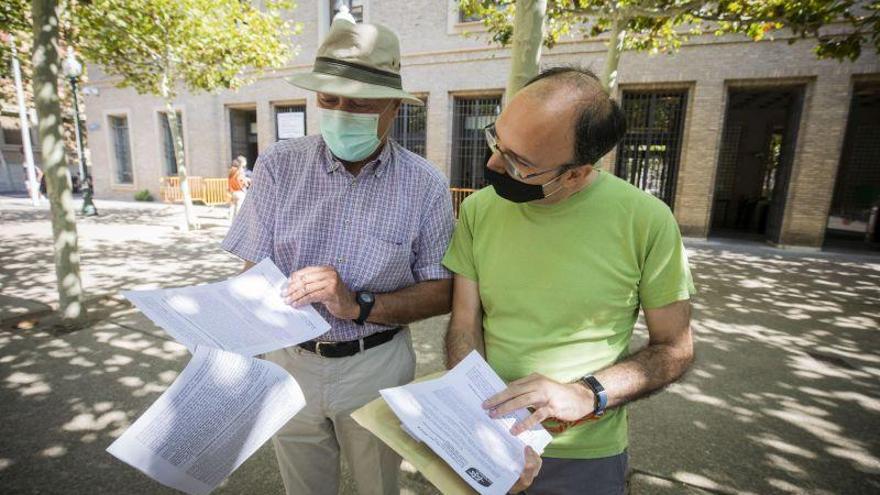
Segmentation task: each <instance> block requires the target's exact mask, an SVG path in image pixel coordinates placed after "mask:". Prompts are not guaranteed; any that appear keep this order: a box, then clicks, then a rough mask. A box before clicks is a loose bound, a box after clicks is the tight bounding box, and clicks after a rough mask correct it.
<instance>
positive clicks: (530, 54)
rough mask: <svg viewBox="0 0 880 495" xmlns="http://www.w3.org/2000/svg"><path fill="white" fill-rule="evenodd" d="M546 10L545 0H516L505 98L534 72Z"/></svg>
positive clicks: (539, 63)
mask: <svg viewBox="0 0 880 495" xmlns="http://www.w3.org/2000/svg"><path fill="white" fill-rule="evenodd" d="M546 12H547V0H516V13H515V14H514V18H513V44H512V46H511V62H510V75H509V76H508V78H507V91H506V92H505V94H504V98H505V100H506V101H510V99H511V98H513V96H514V95H515V94H516V93H517V92H518V91H519V90H520V89H522V87H523V86H524V85H525V83H526V82H527V81H528V80H529V79H531V78H533V77H535V76H536V75H538V71H539V68H540V65H541V45H542V43H543V41H544V15H545V14H546Z"/></svg>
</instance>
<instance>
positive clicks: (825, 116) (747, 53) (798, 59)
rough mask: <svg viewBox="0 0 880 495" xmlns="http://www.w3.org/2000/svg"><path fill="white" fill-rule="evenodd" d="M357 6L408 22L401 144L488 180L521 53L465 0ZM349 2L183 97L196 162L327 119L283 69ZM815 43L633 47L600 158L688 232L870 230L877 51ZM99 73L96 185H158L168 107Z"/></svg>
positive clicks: (325, 0)
mask: <svg viewBox="0 0 880 495" xmlns="http://www.w3.org/2000/svg"><path fill="white" fill-rule="evenodd" d="M350 3H352V4H353V10H354V12H355V13H356V14H357V15H359V16H362V17H363V19H364V20H365V21H366V22H377V23H382V24H385V25H387V26H389V27H390V28H392V29H393V30H394V31H395V32H397V33H398V35H399V37H400V40H401V49H402V52H403V57H402V65H403V69H402V71H403V72H402V74H403V81H404V86H405V88H406V89H407V90H408V91H410V92H412V93H415V94H417V95H419V96H420V97H423V98H424V99H425V101H426V103H427V106H426V107H425V110H419V109H418V108H415V107H404V109H403V110H402V115H401V116H399V118H398V122H397V125H396V127H395V131H394V133H395V136H396V137H397V139H398V140H399V141H402V142H403V144H404V145H406V146H408V147H409V148H410V149H413V150H415V151H417V152H419V153H421V154H424V155H425V156H426V157H427V158H428V159H429V160H430V161H431V162H433V163H434V164H435V165H436V166H437V167H438V169H440V170H441V171H443V172H444V173H446V175H447V176H448V177H449V178H450V186H452V187H465V188H469V187H479V186H480V185H481V177H482V170H481V166H482V163H481V158H482V154H483V151H484V145H483V143H482V141H481V139H482V137H481V136H482V134H481V133H480V132H479V129H480V128H481V127H482V126H484V125H485V124H487V123H489V122H491V120H492V119H493V118H494V114H495V113H496V112H497V111H498V109H499V108H500V104H501V98H502V96H503V88H504V86H505V82H506V78H507V71H508V68H509V62H510V60H509V59H510V52H509V50H507V49H502V48H498V47H496V46H491V45H489V44H488V43H487V41H486V39H485V36H482V35H481V27H480V24H479V23H474V22H462V20H461V18H460V15H459V13H458V12H457V10H456V8H455V2H454V1H453V0H442V1H440V0H414V1H411V2H390V1H387V2H386V1H383V2H379V1H377V0H363V1H357V0H354V1H353V2H350ZM335 4H336V2H334V1H331V0H304V1H302V2H300V5H299V6H298V7H297V9H296V10H295V11H294V12H293V13H291V14H290V15H291V18H292V19H294V20H296V21H298V22H302V23H303V28H304V29H303V32H302V34H301V35H300V36H298V37H296V39H294V40H292V42H293V43H294V44H296V45H297V46H298V47H299V52H298V54H297V56H296V57H295V59H294V60H293V61H292V62H291V65H289V66H287V67H284V68H282V69H279V70H277V71H274V72H272V73H269V74H266V75H264V76H262V77H260V78H259V79H258V81H256V82H255V83H254V84H252V85H250V86H248V87H246V88H243V89H241V90H239V91H237V92H222V93H220V94H189V93H186V92H183V93H182V94H181V96H180V97H179V98H178V100H177V102H176V106H177V108H178V110H179V112H180V115H181V117H182V119H181V122H182V130H183V136H184V145H185V149H186V163H187V167H188V171H189V174H190V175H192V176H202V177H224V176H225V172H226V168H227V166H228V164H229V162H230V161H231V159H232V158H233V157H234V156H236V155H238V154H243V155H245V156H248V157H249V158H250V161H251V163H252V162H253V159H254V158H255V157H256V155H257V153H258V152H259V150H261V149H264V148H265V147H266V146H268V145H269V144H271V143H272V142H274V141H275V140H277V139H280V138H284V137H287V136H295V135H299V134H301V133H302V132H305V133H308V134H315V133H318V132H319V129H318V110H317V107H316V103H315V98H314V95H312V94H310V93H308V92H306V91H303V90H300V89H298V88H295V87H293V86H291V85H289V84H287V83H286V82H285V81H284V80H283V77H284V76H286V75H289V74H291V73H294V72H298V71H307V70H310V68H311V62H312V60H313V58H314V53H315V50H316V48H317V46H318V44H319V40H320V39H322V37H323V35H324V33H326V31H327V29H328V26H329V22H330V18H331V16H332V6H333V5H335ZM466 33H469V35H466ZM605 41H606V40H604V39H592V40H589V41H581V40H568V41H563V42H561V43H559V44H558V45H557V46H556V47H554V48H553V49H552V50H546V49H545V50H544V52H543V57H542V63H543V64H544V65H546V66H552V65H563V64H577V65H581V66H586V67H593V68H594V69H595V70H599V69H601V66H602V65H601V64H602V60H603V58H604V54H605V50H606V48H605ZM812 48H813V44H812V43H811V42H809V41H798V42H796V43H794V44H791V45H790V44H789V43H788V40H787V38H786V37H785V36H777V37H776V39H775V40H772V41H770V40H768V41H761V42H752V41H751V40H748V39H746V38H742V37H735V36H728V37H721V38H717V37H714V36H708V35H707V36H703V37H698V38H694V39H692V40H691V42H689V43H688V44H686V45H685V46H683V47H682V48H681V50H680V51H679V52H678V53H677V54H675V55H649V54H643V53H634V52H626V53H624V54H623V56H622V58H621V65H620V77H619V81H620V84H619V87H618V88H617V90H616V95H615V96H616V97H617V98H618V99H619V100H620V101H621V102H622V103H623V106H624V110H625V111H626V113H627V115H628V119H629V123H630V133H629V134H628V136H627V138H626V140H625V142H624V143H623V144H621V146H619V147H618V148H617V150H615V152H613V153H612V154H610V155H609V156H607V157H606V158H605V159H604V160H603V163H602V166H603V167H605V168H606V169H607V170H609V171H613V172H615V173H617V174H618V175H621V176H625V177H627V178H629V179H630V180H631V181H633V182H635V183H637V184H639V185H640V186H641V187H643V188H645V189H647V190H649V191H651V192H652V193H654V194H656V195H658V196H660V197H662V198H663V199H664V200H665V201H667V203H668V204H669V205H670V207H672V208H673V211H674V213H675V215H676V218H677V219H678V221H679V223H680V225H681V228H682V231H683V232H684V234H685V235H688V236H695V237H707V236H716V235H717V236H728V235H733V236H739V237H748V238H755V239H765V240H768V241H770V242H773V243H776V244H780V245H786V246H803V247H810V248H818V247H821V246H822V245H823V242H825V240H826V237H829V238H830V237H834V236H837V235H839V236H840V237H842V238H845V237H847V236H848V237H850V238H853V239H858V238H860V236H861V237H864V230H866V229H867V228H868V226H867V223H868V221H869V216H870V208H871V206H872V205H874V204H876V201H877V197H878V196H880V162H878V160H880V158H878V156H880V144H878V142H880V106H878V101H880V60H878V57H877V55H876V54H875V53H873V51H870V50H865V53H864V54H863V56H862V57H861V58H860V59H859V60H857V61H856V62H852V63H850V62H845V63H840V62H837V61H832V60H818V59H817V58H816V57H815V55H814V54H813V52H812ZM89 69H90V79H91V86H92V87H93V88H96V89H97V95H91V96H89V97H87V98H86V105H87V108H88V121H87V129H88V134H89V141H90V148H91V156H92V166H93V167H94V172H93V174H94V178H95V187H96V189H97V197H98V198H102V197H106V198H119V199H131V198H132V196H133V194H134V192H135V191H137V190H141V189H149V190H151V191H152V192H153V195H154V196H155V195H157V194H158V190H159V184H160V177H163V176H167V175H170V174H172V173H173V172H174V170H173V163H171V162H169V158H168V155H169V152H170V149H169V147H168V143H167V135H168V134H169V132H168V129H167V123H166V121H165V119H164V114H163V105H162V102H161V101H160V100H159V99H157V98H153V97H150V96H140V95H137V94H136V93H134V92H133V91H132V90H130V89H118V88H116V87H115V86H114V83H115V81H114V80H113V79H112V78H108V77H105V76H103V75H102V74H101V72H100V68H98V67H90V68H89ZM92 92H93V93H94V92H95V91H92ZM829 227H831V230H829ZM826 234H833V235H828V236H827V235H826Z"/></svg>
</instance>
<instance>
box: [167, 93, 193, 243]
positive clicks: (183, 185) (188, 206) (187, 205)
mask: <svg viewBox="0 0 880 495" xmlns="http://www.w3.org/2000/svg"><path fill="white" fill-rule="evenodd" d="M165 113H166V115H167V116H168V127H169V128H170V129H171V141H173V146H172V147H173V148H174V161H175V162H176V163H177V176H178V177H180V192H181V193H183V211H184V216H185V217H186V222H185V225H186V230H193V229H198V228H199V221H198V218H196V213H195V210H194V209H193V202H192V194H190V190H189V180H188V179H187V177H186V160H185V156H184V151H183V136H181V135H180V130H179V129H178V127H177V111H176V110H174V105H173V104H172V102H171V99H170V98H168V97H167V93H166V98H165Z"/></svg>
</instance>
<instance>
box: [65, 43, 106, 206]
mask: <svg viewBox="0 0 880 495" xmlns="http://www.w3.org/2000/svg"><path fill="white" fill-rule="evenodd" d="M62 69H63V70H64V75H65V76H67V79H68V80H69V81H70V87H71V89H72V96H73V120H74V122H73V129H74V132H75V134H76V153H77V156H78V157H79V177H80V183H81V184H82V185H83V205H82V214H83V215H85V216H87V217H91V216H95V215H97V214H98V209H97V208H95V204H94V203H93V202H92V195H93V194H94V191H93V190H92V181H91V179H90V178H89V168H88V165H87V164H86V157H85V154H84V153H83V144H82V134H81V133H80V129H79V103H78V101H77V95H76V82H77V80H78V79H79V76H81V75H82V64H81V63H79V61H78V60H77V59H76V56H74V54H73V47H68V49H67V58H65V59H64V63H63V64H62Z"/></svg>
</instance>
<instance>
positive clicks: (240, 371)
mask: <svg viewBox="0 0 880 495" xmlns="http://www.w3.org/2000/svg"><path fill="white" fill-rule="evenodd" d="M303 406H305V398H304V397H303V393H302V390H301V389H300V387H299V385H298V384H297V383H296V381H295V380H294V379H293V378H292V377H291V376H290V375H289V374H288V373H287V372H286V371H285V370H284V369H282V368H281V367H280V366H278V365H276V364H274V363H271V362H269V361H265V360H262V359H256V358H251V357H246V356H242V355H239V354H235V353H231V352H226V351H222V350H219V349H212V348H209V347H202V346H198V347H196V349H195V352H194V354H193V357H192V360H191V361H190V362H189V364H188V365H187V366H186V368H184V370H183V372H182V373H181V374H180V376H179V377H178V378H177V380H175V381H174V383H173V384H171V387H169V388H168V390H166V391H165V393H163V394H162V395H161V396H160V397H159V399H158V400H157V401H156V402H155V403H153V405H152V406H150V408H149V409H147V411H146V412H145V413H144V414H143V415H142V416H141V417H140V418H138V420H137V421H135V422H134V424H133V425H131V427H129V428H128V430H126V431H125V433H124V434H123V435H122V436H121V437H119V438H118V439H117V440H116V441H115V442H113V444H112V445H110V447H109V448H108V449H107V452H109V453H110V454H112V455H113V456H115V457H117V458H118V459H119V460H121V461H123V462H125V463H127V464H129V465H131V466H132V467H134V468H136V469H138V470H140V471H142V472H143V473H144V474H146V475H147V476H149V477H151V478H153V479H155V480H156V481H158V482H159V483H162V484H163V485H166V486H169V487H172V488H176V489H178V490H181V491H183V492H186V493H189V494H193V495H203V494H207V493H209V492H210V491H211V490H213V489H214V488H215V487H216V486H217V485H219V484H220V483H221V482H222V481H223V480H224V479H225V478H226V477H227V476H229V475H230V474H231V473H232V472H233V471H235V469H236V468H238V466H239V465H241V464H242V463H243V462H244V461H245V460H246V459H247V458H248V457H250V456H251V455H252V454H253V453H254V452H256V450H257V449H258V448H259V447H260V446H261V445H263V443H265V442H266V440H268V439H269V438H270V437H271V436H272V435H274V434H275V432H277V431H278V430H279V429H280V428H281V427H282V426H284V424H285V423H287V421H288V420H290V418H292V417H293V416H294V415H295V414H296V413H297V412H299V410H300V409H302V408H303Z"/></svg>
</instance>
